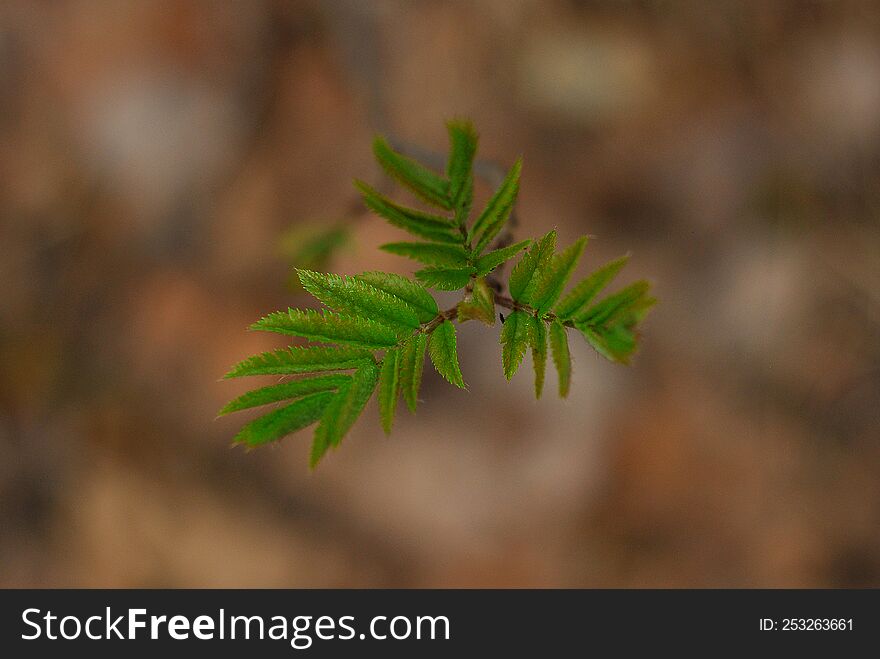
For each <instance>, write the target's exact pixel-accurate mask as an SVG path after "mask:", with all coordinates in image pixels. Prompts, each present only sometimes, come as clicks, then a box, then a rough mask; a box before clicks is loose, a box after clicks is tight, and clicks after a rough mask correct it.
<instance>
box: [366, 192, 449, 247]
mask: <svg viewBox="0 0 880 659" xmlns="http://www.w3.org/2000/svg"><path fill="white" fill-rule="evenodd" d="M354 184H355V186H356V187H357V188H358V190H360V191H361V195H362V196H363V199H364V203H365V204H366V205H367V208H369V209H370V210H371V211H373V212H374V213H376V215H379V216H380V217H383V218H385V219H386V220H388V221H389V222H390V223H391V224H393V225H394V226H396V227H398V228H400V229H403V230H404V231H408V232H409V233H411V234H413V235H415V236H418V237H419V238H427V239H428V240H433V241H435V242H439V243H456V244H457V243H460V242H461V240H462V235H461V232H460V231H459V230H458V229H457V228H455V227H454V226H453V225H452V223H451V222H450V221H449V220H448V219H446V218H444V217H439V216H437V215H431V214H429V213H423V212H421V211H417V210H415V209H412V208H406V207H405V206H401V205H399V204H396V203H394V202H393V201H391V200H390V199H388V198H387V197H385V196H383V195H382V194H380V193H379V192H377V191H376V190H374V189H373V188H371V187H370V186H369V185H367V184H366V183H364V182H363V181H355V182H354Z"/></svg>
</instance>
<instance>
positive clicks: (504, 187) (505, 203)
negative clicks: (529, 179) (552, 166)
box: [468, 158, 522, 254]
mask: <svg viewBox="0 0 880 659" xmlns="http://www.w3.org/2000/svg"><path fill="white" fill-rule="evenodd" d="M521 170H522V158H519V159H517V161H516V162H515V163H514V164H513V167H511V168H510V171H509V172H508V173H507V176H505V177H504V181H502V183H501V185H500V186H499V187H498V189H497V190H496V191H495V194H494V195H492V198H491V199H489V202H488V203H487V204H486V207H485V208H484V209H483V212H482V213H480V216H479V217H478V218H477V221H476V222H474V225H473V227H471V230H470V232H469V234H468V241H470V242H472V241H474V240H476V241H477V244H476V246H475V247H474V253H475V254H480V253H482V251H483V250H484V249H485V248H486V246H487V245H488V244H489V243H490V242H491V241H492V239H493V238H494V237H495V236H497V235H498V232H499V231H501V228H502V227H503V226H504V224H505V223H506V222H507V219H508V218H509V217H510V213H511V211H512V210H513V205H514V203H515V202H516V195H517V192H518V191H519V175H520V171H521Z"/></svg>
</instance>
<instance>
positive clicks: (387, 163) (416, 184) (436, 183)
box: [373, 137, 452, 210]
mask: <svg viewBox="0 0 880 659" xmlns="http://www.w3.org/2000/svg"><path fill="white" fill-rule="evenodd" d="M373 154H374V155H375V156H376V160H377V161H379V164H380V165H381V166H382V169H384V170H385V171H386V172H387V173H388V175H389V176H391V177H392V178H394V179H396V180H397V181H398V182H399V183H401V184H402V185H405V186H406V187H408V188H409V189H410V190H412V191H413V192H414V193H415V194H416V195H417V196H419V197H421V198H422V199H423V200H424V201H426V202H428V203H429V204H433V205H434V206H439V207H440V208H443V209H445V210H452V203H451V202H450V200H449V181H447V180H445V179H444V178H443V177H442V176H440V175H439V174H436V173H435V172H432V171H431V170H430V169H428V168H427V167H425V166H424V165H422V164H420V163H418V162H416V161H415V160H413V159H411V158H407V157H406V156H404V155H401V154H399V153H398V152H397V151H395V150H394V149H392V148H391V146H390V145H389V144H388V142H387V141H386V140H385V138H384V137H377V138H376V139H375V140H374V141H373Z"/></svg>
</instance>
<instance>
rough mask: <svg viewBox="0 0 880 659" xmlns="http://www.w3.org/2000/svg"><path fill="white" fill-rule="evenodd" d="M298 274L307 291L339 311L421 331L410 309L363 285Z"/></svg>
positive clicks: (308, 272)
mask: <svg viewBox="0 0 880 659" xmlns="http://www.w3.org/2000/svg"><path fill="white" fill-rule="evenodd" d="M297 274H298V275H299V280H300V282H302V285H303V288H304V289H306V290H307V291H308V292H309V293H311V294H312V295H314V296H315V297H316V298H318V299H319V300H320V301H321V302H323V303H324V304H326V305H327V306H328V307H331V308H333V309H336V310H337V311H341V312H349V313H353V314H356V315H359V316H364V317H367V318H373V319H375V320H378V321H380V322H383V323H385V324H386V325H391V326H392V327H404V328H408V329H416V328H418V327H419V317H418V315H417V314H416V312H415V310H414V309H413V308H412V307H411V306H409V305H408V304H407V303H406V302H404V301H403V300H401V299H400V298H399V297H396V296H394V295H389V294H388V293H386V292H385V291H382V290H379V289H378V288H375V287H373V286H370V285H369V284H367V283H366V282H364V281H361V280H359V279H356V278H354V277H340V276H339V275H334V274H329V273H320V272H313V271H311V270H297Z"/></svg>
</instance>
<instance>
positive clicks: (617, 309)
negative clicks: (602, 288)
mask: <svg viewBox="0 0 880 659" xmlns="http://www.w3.org/2000/svg"><path fill="white" fill-rule="evenodd" d="M650 288H651V285H650V284H649V283H648V282H646V281H644V280H641V281H637V282H636V283H634V284H630V285H629V286H627V287H626V288H624V289H622V290H620V291H618V292H617V293H615V294H614V295H609V296H608V297H606V298H605V299H604V300H602V301H601V302H598V303H597V304H595V305H594V306H593V308H591V309H589V310H588V311H585V312H583V313H581V314H580V315H579V316H577V317H576V318H575V319H574V320H575V323H585V324H587V325H602V324H605V323H610V322H612V321H613V320H614V319H615V318H616V317H617V315H618V314H622V313H624V312H625V311H626V309H627V308H628V307H629V306H630V305H632V304H634V303H635V302H637V301H638V300H639V299H640V298H641V297H642V296H643V295H645V294H646V293H647V292H648V289H650Z"/></svg>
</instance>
